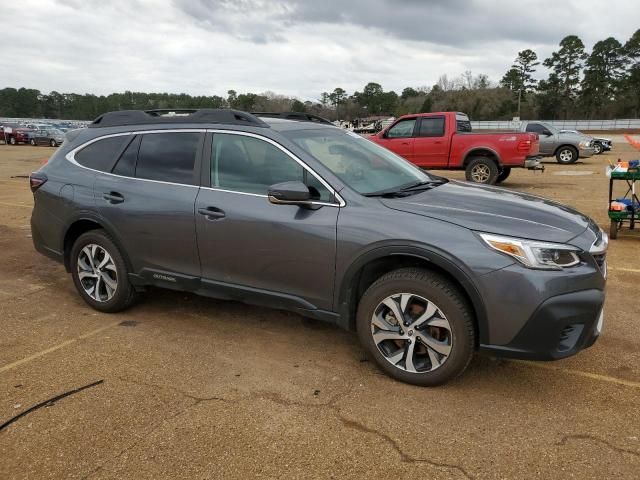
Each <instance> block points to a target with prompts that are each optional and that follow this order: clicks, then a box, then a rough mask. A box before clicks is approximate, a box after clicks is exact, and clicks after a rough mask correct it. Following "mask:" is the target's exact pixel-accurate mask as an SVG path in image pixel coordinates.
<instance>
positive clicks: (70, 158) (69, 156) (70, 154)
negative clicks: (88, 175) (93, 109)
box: [65, 128, 346, 208]
mask: <svg viewBox="0 0 640 480" xmlns="http://www.w3.org/2000/svg"><path fill="white" fill-rule="evenodd" d="M176 132H178V133H179V132H186V133H214V134H215V133H229V134H232V135H244V136H247V137H254V138H258V139H259V140H263V141H266V142H267V143H270V144H271V145H273V146H275V147H276V148H279V149H280V150H281V151H283V152H284V153H285V154H286V155H288V156H289V157H290V158H292V159H293V160H294V161H295V162H297V163H298V164H299V165H300V166H301V167H302V168H303V169H305V170H306V171H308V172H309V173H311V175H313V176H314V177H315V178H316V179H317V180H318V181H319V182H320V183H322V185H324V186H325V187H326V188H327V190H329V192H330V193H331V194H332V195H333V196H334V197H335V198H336V199H337V200H338V203H329V202H313V201H312V202H310V204H312V205H322V206H327V207H337V208H341V207H344V206H345V205H346V202H345V201H344V199H343V198H342V197H341V196H340V194H338V192H337V191H336V190H335V189H334V188H333V187H331V186H330V185H329V184H328V183H327V182H326V181H325V180H324V179H323V178H322V177H321V176H320V175H318V174H317V173H316V172H315V171H314V170H313V169H312V168H311V167H309V166H308V165H307V164H306V163H304V162H303V161H302V160H300V159H299V158H298V157H296V156H295V155H294V154H293V153H291V152H290V151H289V150H287V149H286V148H284V147H283V146H282V145H280V144H279V143H278V142H276V141H274V140H272V139H270V138H268V137H265V136H262V135H258V134H255V133H251V132H241V131H237V130H223V129H207V128H180V129H164V130H157V129H156V130H136V131H129V132H119V133H110V134H107V135H102V136H100V137H96V138H92V139H91V140H89V141H87V142H85V143H83V144H81V145H79V146H77V147H76V148H74V149H73V150H71V151H69V152H68V153H67V154H66V155H65V159H66V160H67V161H68V162H70V163H72V164H73V165H75V166H76V167H80V168H83V169H85V170H89V171H91V172H96V173H101V174H103V175H109V176H111V177H117V178H126V179H130V180H138V181H142V182H153V183H160V184H165V185H176V186H179V187H190V188H203V189H205V190H213V191H219V192H225V193H236V194H238V195H249V196H252V197H263V198H268V195H262V194H258V193H249V192H240V191H236V190H225V189H223V188H215V187H203V186H200V185H190V184H187V183H175V182H165V181H163V180H151V179H149V178H137V177H128V176H126V175H117V174H115V173H111V172H103V171H102V170H96V169H94V168H89V167H85V166H84V165H80V163H78V161H77V160H76V159H75V155H76V153H78V152H79V151H80V150H82V149H83V148H85V147H87V146H89V145H91V144H92V143H95V142H97V141H98V140H103V139H105V138H111V137H122V136H129V135H140V134H147V133H176Z"/></svg>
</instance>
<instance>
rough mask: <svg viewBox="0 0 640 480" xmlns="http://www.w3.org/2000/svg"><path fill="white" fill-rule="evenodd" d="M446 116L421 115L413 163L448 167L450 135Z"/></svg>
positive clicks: (424, 165)
mask: <svg viewBox="0 0 640 480" xmlns="http://www.w3.org/2000/svg"><path fill="white" fill-rule="evenodd" d="M445 130H446V129H445V117H444V115H443V116H433V117H431V116H429V117H420V119H419V121H418V126H417V129H416V132H417V134H416V137H415V139H414V144H413V163H415V164H416V165H418V166H420V167H428V168H435V167H446V166H447V165H448V163H449V138H450V137H449V136H446V135H445V133H446V132H445Z"/></svg>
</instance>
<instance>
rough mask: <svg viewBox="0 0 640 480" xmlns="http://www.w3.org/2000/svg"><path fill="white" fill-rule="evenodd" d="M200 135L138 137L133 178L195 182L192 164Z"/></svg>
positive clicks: (174, 133)
mask: <svg viewBox="0 0 640 480" xmlns="http://www.w3.org/2000/svg"><path fill="white" fill-rule="evenodd" d="M200 139H201V134H200V133H192V132H168V133H147V134H145V135H143V136H142V141H141V143H140V150H139V151H138V163H137V166H136V177H137V178H146V179H148V180H159V181H163V182H172V183H184V184H188V185H195V181H194V167H195V163H196V154H197V152H198V146H199V145H200Z"/></svg>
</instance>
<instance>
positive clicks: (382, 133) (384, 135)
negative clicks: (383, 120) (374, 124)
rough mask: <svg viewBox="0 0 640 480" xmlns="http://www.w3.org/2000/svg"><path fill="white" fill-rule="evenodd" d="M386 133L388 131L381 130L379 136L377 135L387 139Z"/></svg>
mask: <svg viewBox="0 0 640 480" xmlns="http://www.w3.org/2000/svg"><path fill="white" fill-rule="evenodd" d="M388 131H389V130H382V131H381V132H380V134H379V136H380V138H387V132H388Z"/></svg>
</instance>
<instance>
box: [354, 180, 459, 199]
mask: <svg viewBox="0 0 640 480" xmlns="http://www.w3.org/2000/svg"><path fill="white" fill-rule="evenodd" d="M447 182H448V180H446V179H444V178H443V179H439V180H427V181H419V182H412V183H409V184H406V185H400V186H399V187H394V188H389V189H386V190H379V191H377V192H371V193H364V194H363V195H364V196H365V197H384V198H393V197H407V196H409V195H412V194H414V193H417V192H422V191H424V190H430V189H432V188H433V187H437V186H439V185H442V184H443V183H447Z"/></svg>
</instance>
